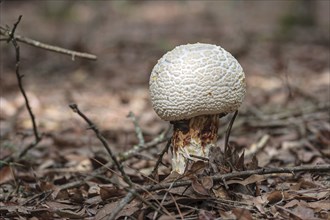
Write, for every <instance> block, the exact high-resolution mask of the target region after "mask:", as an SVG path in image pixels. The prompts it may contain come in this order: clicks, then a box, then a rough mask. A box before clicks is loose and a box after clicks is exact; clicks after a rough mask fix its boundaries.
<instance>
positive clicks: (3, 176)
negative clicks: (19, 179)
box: [0, 166, 14, 185]
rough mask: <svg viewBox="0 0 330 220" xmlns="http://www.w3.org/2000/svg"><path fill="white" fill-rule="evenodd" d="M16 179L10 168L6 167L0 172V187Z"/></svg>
mask: <svg viewBox="0 0 330 220" xmlns="http://www.w3.org/2000/svg"><path fill="white" fill-rule="evenodd" d="M12 179H14V177H13V173H12V171H11V167H10V166H5V167H3V168H2V169H1V170H0V185H1V184H3V183H6V182H8V181H10V180H12Z"/></svg>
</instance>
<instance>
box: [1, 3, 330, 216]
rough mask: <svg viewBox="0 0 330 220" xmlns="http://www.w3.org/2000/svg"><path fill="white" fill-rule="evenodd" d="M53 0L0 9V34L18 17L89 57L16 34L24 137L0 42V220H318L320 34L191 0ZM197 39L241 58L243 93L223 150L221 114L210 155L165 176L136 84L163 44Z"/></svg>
mask: <svg viewBox="0 0 330 220" xmlns="http://www.w3.org/2000/svg"><path fill="white" fill-rule="evenodd" d="M53 2H56V1H53ZM63 4H64V6H63V5H62V6H61V5H60V6H59V7H62V8H60V9H61V10H60V9H58V11H56V10H55V9H54V10H51V9H52V8H54V7H55V6H54V5H51V6H49V5H47V4H46V3H45V4H41V5H39V6H35V5H33V4H28V3H11V4H4V5H3V6H2V7H3V8H6V13H7V14H6V16H5V19H3V20H2V21H1V26H2V27H6V25H8V27H9V30H11V29H12V27H13V25H14V23H15V22H16V21H17V19H18V16H19V15H20V14H23V17H22V20H21V22H20V23H19V24H18V26H17V30H16V32H15V33H16V34H18V35H22V36H25V37H30V38H32V39H35V40H38V41H41V42H43V43H48V44H52V45H57V46H61V47H64V48H67V49H72V50H76V51H84V52H88V53H92V54H97V56H98V58H97V60H96V61H90V60H86V59H82V58H79V57H75V61H74V62H73V61H72V60H71V57H70V56H66V55H63V54H58V53H53V52H49V51H46V50H43V49H40V48H36V47H31V46H27V45H26V44H24V43H22V42H18V44H19V45H20V51H21V54H20V61H21V62H20V73H21V74H24V78H22V79H21V80H22V82H23V87H24V90H25V91H26V93H27V97H28V100H29V102H30V105H31V108H32V111H33V113H34V115H35V120H36V123H37V130H38V132H39V135H40V137H42V138H41V140H40V142H38V144H36V145H35V146H34V145H33V143H34V141H35V134H36V132H35V130H33V127H32V122H31V117H30V116H29V114H28V111H27V109H26V107H25V102H24V99H23V97H22V94H21V92H20V91H19V86H18V80H17V78H16V72H15V64H16V60H15V55H16V54H15V49H14V47H13V46H12V43H11V42H9V43H6V42H5V41H3V40H2V41H1V75H0V80H1V93H0V129H1V130H0V137H1V148H0V162H1V165H0V166H1V167H0V218H1V219H116V218H120V219H162V220H164V219H242V220H243V219H244V220H245V219H246V220H249V219H329V218H330V215H329V210H330V205H329V204H330V193H329V192H330V190H329V189H330V147H329V146H330V114H329V109H330V72H329V70H330V68H329V66H330V57H329V33H328V32H327V31H324V29H322V28H317V27H314V26H311V27H310V26H308V27H305V26H304V27H299V26H297V27H294V28H292V29H290V33H287V32H285V34H283V33H282V32H280V31H277V32H276V31H274V30H275V29H276V28H274V27H273V29H272V30H273V32H272V33H274V32H276V33H281V34H283V35H281V34H278V35H276V34H271V35H262V34H261V33H260V30H264V28H269V26H270V25H264V26H263V25H260V27H259V28H260V29H258V27H256V26H257V25H255V26H253V27H252V28H251V27H248V26H247V27H246V26H244V28H246V29H244V28H243V29H238V30H237V29H235V28H231V27H228V26H222V23H221V22H219V19H216V18H215V17H214V16H215V15H214V11H212V6H214V5H212V4H211V5H209V6H208V7H205V6H203V5H201V4H199V2H194V1H192V2H188V3H184V4H178V3H175V2H172V3H164V2H163V3H157V4H156V3H152V2H148V1H147V2H143V3H126V4H127V5H125V4H123V5H121V4H119V3H114V2H111V1H109V2H107V3H103V4H104V5H107V7H102V6H100V4H101V3H99V4H96V5H92V6H91V5H89V4H87V3H83V4H77V5H75V4H68V5H67V4H66V3H63ZM131 4H132V5H133V6H132V5H131ZM163 4H168V5H166V7H170V9H171V10H170V12H168V13H164V12H163V11H162V7H163V6H164V5H163ZM18 5H19V7H18ZM93 7H94V8H93ZM104 8H107V9H108V10H110V12H111V13H109V11H108V10H106V9H104ZM109 8H110V9H109ZM222 8H223V7H222ZM64 9H66V10H64ZM94 9H95V10H96V9H97V11H98V13H96V12H95V10H94ZM2 10H4V9H2ZM47 10H48V11H47ZM185 10H190V12H191V13H188V14H185V13H184V12H185ZM223 10H225V9H223ZM27 11H28V13H27V14H24V12H27ZM44 11H47V12H48V13H49V14H50V15H49V14H47V15H45V14H43V13H41V12H44ZM62 11H64V12H63V13H64V15H63V14H59V13H62ZM226 16H229V15H228V13H227V14H226ZM328 16H329V15H328ZM58 17H61V18H63V17H64V18H65V19H64V18H63V20H58V19H57V18H58ZM77 17H78V18H79V19H78V18H77ZM269 17H271V16H269ZM251 22H252V18H251V21H250V23H251ZM265 22H266V23H267V21H265ZM269 22H271V21H269ZM36 27H38V28H36ZM214 27H218V28H214ZM253 28H254V29H253ZM91 30H93V31H91ZM247 30H249V31H247ZM268 31H269V30H268ZM281 31H283V30H282V29H281ZM266 32H267V30H266ZM262 33H263V32H262ZM311 33H313V34H311ZM64 35H65V37H63V36H64ZM40 36H42V37H40ZM77 36H79V37H77ZM198 41H199V42H208V43H213V44H221V45H222V46H223V47H224V48H225V49H226V50H228V51H230V52H231V53H232V54H233V55H234V56H235V57H236V58H237V59H238V60H239V62H240V63H241V65H242V66H243V68H244V71H245V74H246V82H247V86H248V87H247V96H246V99H245V101H244V103H243V105H242V106H241V108H240V109H239V114H238V116H237V117H236V120H235V122H234V124H233V126H232V129H231V133H230V137H229V146H230V147H229V148H226V149H225V147H224V146H225V139H226V138H225V134H226V130H227V128H228V124H229V122H230V120H231V118H232V116H233V114H229V115H227V116H225V117H223V118H221V119H220V125H221V126H220V129H219V139H218V142H217V146H218V147H219V148H217V149H216V150H215V152H214V154H213V155H212V157H210V158H209V160H207V161H198V162H195V163H192V164H191V167H190V170H188V171H187V172H186V173H185V174H184V175H183V176H177V175H175V174H170V172H171V153H170V150H168V151H166V149H167V148H168V144H167V143H169V140H170V138H171V132H172V131H171V126H170V124H169V123H168V122H164V121H161V120H160V119H159V118H158V116H157V115H156V113H155V112H154V111H153V109H152V107H151V104H150V97H149V93H148V80H149V74H150V72H151V69H152V67H153V66H154V65H155V64H156V62H157V60H158V59H159V58H160V57H161V56H162V55H163V54H164V53H166V51H168V50H171V49H172V48H174V47H175V46H176V45H180V44H185V43H188V42H190V43H192V42H198ZM72 103H76V104H77V105H78V107H79V110H80V111H81V113H82V114H83V115H85V116H86V117H87V118H88V119H89V120H91V122H92V126H91V124H88V123H86V121H85V120H84V118H82V117H80V116H81V115H79V114H76V113H77V112H74V111H72V109H71V108H70V107H69V105H70V104H72ZM71 107H72V106H71ZM91 122H90V123H91ZM96 127H97V128H98V130H96V129H95V128H96ZM98 131H99V133H97V132H98ZM95 132H96V133H95ZM102 138H104V139H105V140H106V141H107V143H106V144H104V143H102V140H103V139H102ZM31 143H32V146H33V147H32V148H31V149H28V150H27V151H24V150H26V149H27V147H29V146H30V144H31ZM106 148H108V149H110V150H111V153H112V156H113V157H114V158H115V159H116V160H117V161H118V162H119V164H120V165H122V167H123V169H121V167H120V166H116V164H115V163H114V162H113V158H112V159H111V158H110V156H109V154H108V151H109V150H107V149H106ZM164 149H165V150H164ZM160 152H163V153H164V154H163V153H160ZM243 152H244V153H243ZM159 162H160V163H159ZM127 179H129V180H130V181H129V180H127Z"/></svg>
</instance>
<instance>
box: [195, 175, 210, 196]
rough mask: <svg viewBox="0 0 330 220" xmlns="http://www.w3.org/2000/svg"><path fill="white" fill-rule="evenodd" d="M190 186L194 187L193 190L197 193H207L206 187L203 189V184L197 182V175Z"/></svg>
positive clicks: (205, 194)
mask: <svg viewBox="0 0 330 220" xmlns="http://www.w3.org/2000/svg"><path fill="white" fill-rule="evenodd" d="M191 186H192V188H193V189H194V191H195V192H197V193H198V194H201V195H204V196H208V195H209V192H208V191H207V189H205V188H204V186H203V185H202V184H201V183H200V182H198V179H197V177H196V178H193V180H192V183H191Z"/></svg>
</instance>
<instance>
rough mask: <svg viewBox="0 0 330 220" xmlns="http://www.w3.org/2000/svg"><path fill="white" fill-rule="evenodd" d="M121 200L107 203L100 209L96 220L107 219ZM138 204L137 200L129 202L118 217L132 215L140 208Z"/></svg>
mask: <svg viewBox="0 0 330 220" xmlns="http://www.w3.org/2000/svg"><path fill="white" fill-rule="evenodd" d="M119 202H120V201H118V202H113V203H109V204H107V205H105V206H104V207H103V208H102V209H100V210H99V211H98V212H97V214H96V216H95V218H94V219H95V220H103V219H107V218H106V217H107V216H109V215H110V214H111V213H112V212H113V210H114V209H115V208H116V207H117V206H118V204H119ZM138 204H139V203H137V202H136V201H132V202H131V203H129V204H127V205H126V206H125V207H124V208H123V209H122V210H121V211H120V212H119V213H118V215H117V218H119V217H122V216H131V215H133V214H134V213H135V212H136V211H138V210H140V208H139V207H138Z"/></svg>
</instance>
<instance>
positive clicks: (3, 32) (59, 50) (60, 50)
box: [0, 27, 97, 60]
mask: <svg viewBox="0 0 330 220" xmlns="http://www.w3.org/2000/svg"><path fill="white" fill-rule="evenodd" d="M14 31H15V30H14ZM14 31H13V30H12V31H10V30H8V29H6V28H4V27H0V34H1V35H3V36H5V37H6V40H7V41H10V39H12V38H13V37H14V38H15V39H16V40H17V41H18V42H21V43H25V44H28V45H31V46H34V47H38V48H41V49H45V50H49V51H52V52H56V53H61V54H65V55H69V56H71V58H72V60H75V57H80V58H85V59H89V60H96V59H97V56H95V55H94V54H89V53H83V52H78V51H73V50H68V49H65V48H62V47H58V46H54V45H50V44H45V43H42V42H39V41H36V40H33V39H31V38H27V37H23V36H20V35H16V34H15V35H14ZM2 39H4V38H2Z"/></svg>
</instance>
